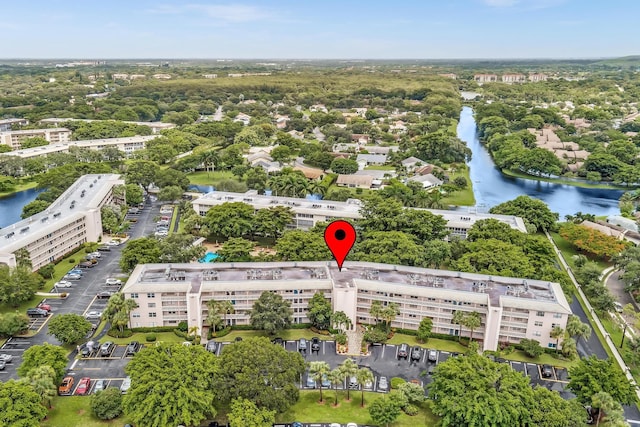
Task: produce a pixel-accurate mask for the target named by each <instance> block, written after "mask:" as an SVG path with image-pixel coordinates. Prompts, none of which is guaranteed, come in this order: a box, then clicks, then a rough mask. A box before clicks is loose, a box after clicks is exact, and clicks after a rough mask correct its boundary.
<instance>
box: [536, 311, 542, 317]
mask: <svg viewBox="0 0 640 427" xmlns="http://www.w3.org/2000/svg"><path fill="white" fill-rule="evenodd" d="M536 316H538V317H544V311H539V312H537V313H536Z"/></svg>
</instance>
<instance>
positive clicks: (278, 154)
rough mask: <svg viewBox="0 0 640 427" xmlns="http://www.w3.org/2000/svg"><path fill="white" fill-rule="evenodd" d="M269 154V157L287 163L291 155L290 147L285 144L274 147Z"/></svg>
mask: <svg viewBox="0 0 640 427" xmlns="http://www.w3.org/2000/svg"><path fill="white" fill-rule="evenodd" d="M269 154H270V155H271V158H272V159H273V160H275V161H276V162H280V163H287V162H289V161H290V160H291V158H292V157H293V152H292V151H291V148H289V147H287V146H286V145H282V146H278V147H275V148H274V149H273V150H271V153H269Z"/></svg>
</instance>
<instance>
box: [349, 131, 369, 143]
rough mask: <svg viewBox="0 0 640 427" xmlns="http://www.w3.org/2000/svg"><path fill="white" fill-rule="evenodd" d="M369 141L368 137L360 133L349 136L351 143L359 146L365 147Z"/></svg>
mask: <svg viewBox="0 0 640 427" xmlns="http://www.w3.org/2000/svg"><path fill="white" fill-rule="evenodd" d="M369 140H370V137H369V135H365V134H362V133H354V134H351V141H352V142H357V143H358V144H360V145H367V144H368V143H369Z"/></svg>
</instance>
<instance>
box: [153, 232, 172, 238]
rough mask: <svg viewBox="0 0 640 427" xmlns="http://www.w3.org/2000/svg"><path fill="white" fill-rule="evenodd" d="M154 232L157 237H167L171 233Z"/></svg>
mask: <svg viewBox="0 0 640 427" xmlns="http://www.w3.org/2000/svg"><path fill="white" fill-rule="evenodd" d="M154 234H155V236H157V237H167V236H168V235H169V233H168V232H166V231H156V232H155V233H154Z"/></svg>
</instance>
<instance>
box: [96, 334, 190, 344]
mask: <svg viewBox="0 0 640 427" xmlns="http://www.w3.org/2000/svg"><path fill="white" fill-rule="evenodd" d="M149 334H154V335H155V336H156V341H155V342H147V340H146V336H147V335H149ZM96 335H97V333H96ZM102 341H113V342H114V343H116V344H118V345H124V344H129V343H130V342H131V341H139V342H140V343H141V344H144V345H147V346H150V345H155V343H156V342H168V343H181V342H185V341H186V339H184V338H182V337H179V336H177V335H176V334H174V333H173V332H138V333H135V334H133V335H132V336H130V337H129V338H113V337H110V336H108V335H106V336H105V337H104V338H103V339H102Z"/></svg>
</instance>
